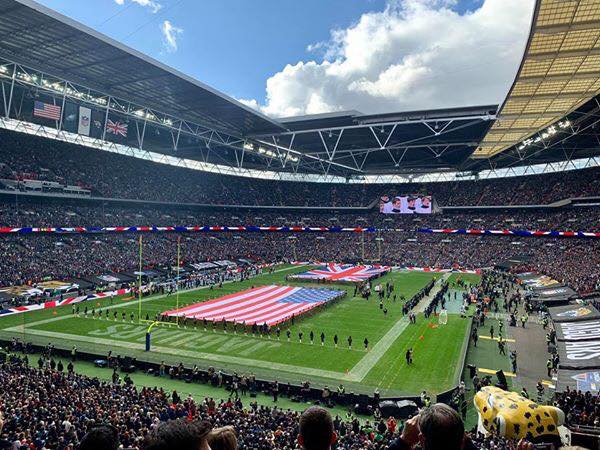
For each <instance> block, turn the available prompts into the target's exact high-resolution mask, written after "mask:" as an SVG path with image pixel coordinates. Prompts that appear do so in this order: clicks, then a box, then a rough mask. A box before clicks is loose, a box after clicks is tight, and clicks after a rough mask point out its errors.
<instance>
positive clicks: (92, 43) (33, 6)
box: [0, 0, 282, 135]
mask: <svg viewBox="0 0 600 450" xmlns="http://www.w3.org/2000/svg"><path fill="white" fill-rule="evenodd" d="M0 54H2V55H3V56H4V57H5V58H7V59H10V60H12V61H13V62H17V63H20V64H23V65H26V66H29V67H31V68H34V69H38V70H40V71H43V72H46V73H49V74H52V75H54V76H57V77H63V78H65V79H67V80H69V81H71V82H74V83H79V84H82V85H83V86H86V87H88V88H91V89H95V90H98V91H99V92H101V93H103V94H108V95H112V96H115V97H119V98H123V99H127V100H129V101H132V102H137V103H139V104H141V105H143V106H151V107H153V108H155V109H157V110H160V111H162V112H164V113H167V114H172V115H174V116H176V117H180V118H182V119H185V120H190V121H194V122H197V123H201V124H207V125H209V126H211V127H216V128H217V129H222V130H224V131H228V132H232V133H237V134H240V135H246V134H249V133H253V132H275V131H278V130H281V129H282V128H281V126H280V125H279V124H278V123H277V122H276V121H275V120H272V119H270V118H268V117H266V116H264V115H262V114H260V113H258V112H257V111H255V110H253V109H251V108H249V107H247V106H244V105H242V104H241V103H239V102H237V101H235V100H233V99H232V98H230V97H228V96H226V95H225V94H223V93H221V92H219V91H217V90H216V89H213V88H211V87H210V86H207V85H206V84H204V83H201V82H200V81H198V80H195V79H194V78H192V77H189V76H187V75H185V74H183V73H181V72H178V71H177V70H175V69H173V68H171V67H168V66H167V65H165V64H162V63H160V62H159V61H156V60H155V59H152V58H150V57H148V56H146V55H144V54H142V53H140V52H138V51H136V50H133V49H132V48H129V47H127V46H125V45H123V44H121V43H120V42H117V41H115V40H113V39H111V38H109V37H107V36H105V35H103V34H101V33H98V32H96V31H94V30H93V29H91V28H89V27H86V26H84V25H82V24H80V23H79V22H76V21H74V20H72V19H69V18H68V17H65V16H63V15H61V14H59V13H57V12H56V11H53V10H51V9H49V8H46V7H45V6H42V5H40V4H38V3H36V2H34V1H31V0H0Z"/></svg>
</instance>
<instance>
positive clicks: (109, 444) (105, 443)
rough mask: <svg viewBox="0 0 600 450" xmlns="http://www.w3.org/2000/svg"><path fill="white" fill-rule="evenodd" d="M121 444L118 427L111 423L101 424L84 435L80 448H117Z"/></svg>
mask: <svg viewBox="0 0 600 450" xmlns="http://www.w3.org/2000/svg"><path fill="white" fill-rule="evenodd" d="M119 445H120V443H119V433H118V431H117V429H116V428H115V427H113V426H111V425H101V426H99V427H96V428H92V429H91V430H90V431H88V432H87V433H86V435H85V436H83V439H81V443H80V444H79V450H117V449H118V448H119Z"/></svg>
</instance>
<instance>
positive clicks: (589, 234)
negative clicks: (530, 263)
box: [417, 228, 600, 238]
mask: <svg viewBox="0 0 600 450" xmlns="http://www.w3.org/2000/svg"><path fill="white" fill-rule="evenodd" d="M417 231H418V232H419V233H441V234H474V235H479V236H485V235H493V236H498V235H501V236H519V237H536V236H546V237H577V238H600V232H593V231H531V230H481V229H475V228H419V229H418V230H417Z"/></svg>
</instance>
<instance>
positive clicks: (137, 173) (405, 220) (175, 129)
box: [0, 0, 600, 450]
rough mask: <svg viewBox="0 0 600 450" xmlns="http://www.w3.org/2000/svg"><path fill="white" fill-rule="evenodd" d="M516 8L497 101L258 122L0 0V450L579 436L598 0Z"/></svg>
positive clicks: (592, 210)
mask: <svg viewBox="0 0 600 450" xmlns="http://www.w3.org/2000/svg"><path fill="white" fill-rule="evenodd" d="M117 3H118V2H117ZM533 3H534V13H533V18H532V23H531V29H530V33H529V37H528V40H527V45H526V48H525V52H524V54H523V59H522V62H521V65H520V67H519V69H518V71H517V74H516V77H515V80H514V82H513V84H512V87H511V88H510V90H509V91H508V92H507V94H506V98H505V99H504V101H503V102H502V103H501V104H500V105H474V106H460V107H455V108H444V109H434V110H418V111H408V112H407V111H401V112H388V113H381V114H364V113H362V112H360V111H356V110H351V111H341V112H339V111H338V112H331V113H324V114H315V115H306V116H298V117H286V118H273V117H268V116H266V115H264V114H262V113H260V112H258V111H256V110H254V109H252V108H250V107H248V106H245V105H244V104H242V103H240V102H238V101H236V100H234V99H232V98H230V97H229V96H227V95H225V94H223V93H221V92H219V91H218V90H216V89H214V88H213V87H211V86H208V85H206V84H204V83H202V82H200V81H198V80H196V79H194V78H192V77H190V76H188V75H186V74H184V73H181V72H179V71H177V70H175V69H173V68H171V67H168V66H166V65H165V64H163V63H161V62H159V61H157V60H154V59H152V58H151V57H149V56H147V55H145V54H142V53H140V52H138V51H136V50H133V49H131V48H129V47H127V46H126V45H124V44H123V43H121V42H118V41H115V40H113V39H111V38H109V37H107V36H105V35H102V34H100V33H99V32H97V31H95V30H93V29H91V28H88V27H86V26H84V25H82V24H81V23H78V22H76V21H74V20H72V19H70V18H68V17H65V16H63V15H61V14H59V13H57V12H55V11H53V10H51V9H49V8H47V7H45V6H43V5H41V4H38V3H36V2H34V1H32V0H0V36H1V38H0V84H1V95H2V101H1V102H0V383H1V384H2V386H4V387H5V389H2V390H1V391H0V413H1V414H0V448H5V447H7V448H15V449H16V448H21V447H25V446H28V447H29V448H31V449H33V448H35V449H37V448H39V449H42V448H51V449H54V448H56V449H59V448H60V449H66V448H70V449H74V448H79V446H80V445H81V448H85V445H84V443H85V440H84V439H83V436H84V435H85V434H86V433H90V436H92V437H93V434H94V431H93V430H94V429H95V428H96V427H98V426H101V425H106V424H111V426H112V428H111V430H113V431H111V433H112V432H114V433H115V435H116V437H115V438H114V439H117V438H118V441H119V442H120V444H122V445H123V448H141V449H144V448H153V447H151V446H149V444H148V440H149V439H150V437H151V436H152V435H153V433H155V432H157V430H158V429H159V428H160V427H158V424H160V423H163V424H169V423H171V424H172V423H173V421H175V420H177V419H185V420H186V421H188V422H193V421H195V420H196V419H201V420H208V421H209V422H210V426H211V427H214V428H217V427H223V426H228V425H231V426H233V427H234V429H235V431H236V433H237V438H238V444H239V447H240V448H243V449H251V448H264V449H284V448H296V447H297V445H298V444H297V441H296V435H297V434H298V432H299V431H298V421H299V420H300V419H299V418H300V413H301V412H302V411H304V410H305V409H306V408H307V407H308V406H309V405H314V404H318V405H322V406H324V407H326V408H328V409H329V410H330V412H331V413H332V414H333V415H334V416H336V415H337V417H336V419H335V420H334V421H333V427H334V428H335V431H336V433H337V434H338V442H337V443H336V444H335V446H334V447H335V448H340V449H362V448H369V449H385V448H394V449H395V448H410V447H411V446H410V445H409V446H408V447H406V445H408V444H407V443H406V442H404V441H403V439H405V438H406V436H405V435H404V434H402V428H403V427H404V428H405V429H406V428H407V427H410V426H411V423H412V422H406V420H407V419H409V418H410V417H413V416H417V415H418V417H419V420H425V418H426V417H427V414H429V413H431V414H433V413H432V411H435V408H431V405H432V404H434V403H443V404H446V405H449V406H450V407H451V408H453V409H454V410H455V411H456V413H455V414H456V417H457V420H458V422H461V424H462V423H464V426H466V427H467V428H466V429H467V433H466V438H465V439H466V441H465V442H469V443H470V444H472V445H473V448H481V449H489V448H495V449H504V448H507V449H509V448H510V449H514V448H517V441H518V440H519V439H521V438H524V439H526V440H528V441H531V442H534V443H536V444H544V443H548V442H554V443H556V442H559V440H560V438H559V435H558V430H559V429H560V433H561V436H562V437H563V444H571V443H572V444H573V445H576V444H577V445H582V446H584V447H586V448H599V447H598V446H599V445H600V400H599V395H600V350H599V348H600V325H599V318H600V313H599V312H598V310H599V309H600V209H599V206H600V167H599V166H600V164H599V163H600V147H599V142H600V140H599V138H598V132H597V124H598V122H599V121H600V115H599V114H598V112H599V109H600V103H599V99H600V87H599V86H600V85H599V80H600V56H599V54H598V42H599V39H600V3H598V2H597V1H595V0H569V1H559V0H536V1H534V2H533ZM157 93H159V94H157ZM440 315H441V317H440ZM442 318H443V319H442ZM3 349H4V350H5V351H4V350H3ZM50 386H51V388H50ZM492 386H496V387H499V388H501V389H502V390H504V391H512V392H516V393H518V395H516V394H508V393H506V392H505V393H498V392H497V391H494V390H491V389H490V388H491V387H492ZM49 390H52V392H49ZM188 392H189V396H188V397H187V398H185V397H186V396H187V393H188ZM504 395H506V397H504ZM115 398H118V399H119V402H118V404H117V403H116V402H115V401H111V399H115ZM474 398H475V401H473V399H474ZM503 398H508V399H510V401H511V406H510V407H509V408H507V409H511V410H514V411H518V413H514V414H513V412H514V411H513V412H511V411H506V410H504V409H503V408H504V406H502V404H503V403H502V402H501V400H502V399H503ZM221 399H222V400H221ZM482 399H483V400H482ZM482 402H483V403H482ZM482 404H486V405H490V408H489V409H488V408H487V407H481V406H480V405H482ZM513 405H514V406H513ZM545 405H553V406H556V407H558V408H560V411H562V412H560V413H558V415H557V413H555V409H554V408H550V407H549V406H545ZM278 406H279V408H277V407H278ZM528 408H530V409H531V408H534V409H536V408H540V410H539V411H546V413H547V414H546V415H545V416H544V418H543V419H542V418H541V417H540V418H539V419H538V425H536V428H535V430H534V429H532V428H533V424H532V422H531V421H529V420H526V419H527V418H528V416H527V415H522V416H519V414H521V413H522V412H523V410H528ZM84 409H86V410H89V412H86V413H83V412H82V411H83V410H84ZM490 414H493V415H494V416H490ZM527 414H529V413H528V412H527ZM563 415H564V417H563ZM415 420H416V419H415ZM397 421H398V422H397ZM542 422H543V423H544V426H545V427H546V428H544V427H543V426H541V425H539V424H541V423H542ZM194 423H195V422H194ZM502 424H504V425H502ZM507 424H508V425H512V426H507ZM530 424H531V425H530ZM400 425H402V426H400ZM540 427H541V429H540ZM566 435H568V439H567V438H565V436H566ZM195 438H198V437H197V436H196V437H195ZM90 439H91V438H90ZM198 439H200V438H198ZM202 439H204V438H203V437H202ZM82 441H83V442H82ZM194 442H200V440H195V441H194ZM214 445H215V446H216V445H217V444H214ZM403 445H404V446H403ZM521 445H526V444H521ZM115 448H116V447H115ZM302 448H305V447H302ZM422 448H428V447H427V444H423V446H422ZM431 448H435V447H431ZM465 448H466V447H465ZM519 448H528V447H519ZM544 448H545V447H544ZM307 450H310V449H308V448H307Z"/></svg>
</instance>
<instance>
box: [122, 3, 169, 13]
mask: <svg viewBox="0 0 600 450" xmlns="http://www.w3.org/2000/svg"><path fill="white" fill-rule="evenodd" d="M130 1H132V2H133V3H137V4H138V5H140V6H143V7H145V8H149V9H150V10H151V11H152V12H153V13H157V12H158V11H159V10H160V9H161V8H162V5H161V4H160V3H158V2H156V1H154V0H130ZM115 3H116V4H117V5H124V4H125V0H115Z"/></svg>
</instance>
